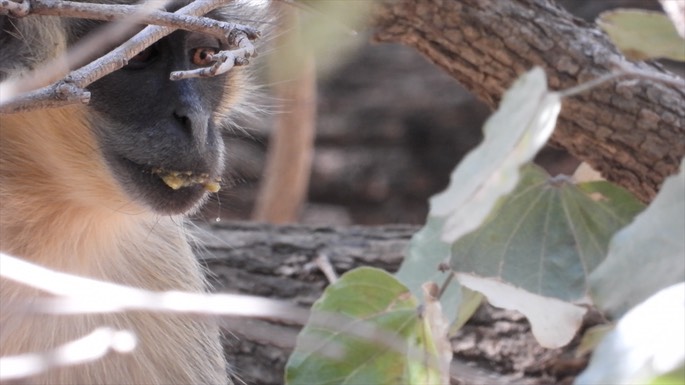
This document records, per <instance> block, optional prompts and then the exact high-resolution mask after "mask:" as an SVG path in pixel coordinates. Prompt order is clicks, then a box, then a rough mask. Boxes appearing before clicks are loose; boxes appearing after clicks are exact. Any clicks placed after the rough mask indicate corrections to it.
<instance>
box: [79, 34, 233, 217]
mask: <svg viewBox="0 0 685 385" xmlns="http://www.w3.org/2000/svg"><path fill="white" fill-rule="evenodd" d="M219 48H220V46H219V41H218V40H217V39H216V38H214V37H211V36H207V35H203V34H198V33H190V32H186V31H177V32H175V33H173V34H171V35H169V36H168V37H166V38H164V39H162V40H160V41H159V42H157V43H155V45H153V46H152V47H150V48H148V49H147V50H146V51H144V52H142V53H141V54H139V55H138V56H136V57H135V58H134V59H132V60H131V61H129V64H128V66H126V67H125V68H123V69H121V70H119V71H116V72H114V73H112V74H110V75H108V76H106V77H104V78H102V79H100V80H98V81H97V82H95V83H93V84H92V85H90V86H89V87H88V90H89V91H90V92H91V101H90V108H92V109H93V110H94V112H95V114H93V116H94V118H93V127H94V129H95V135H96V138H97V140H98V142H99V143H98V144H99V145H100V147H101V149H102V151H103V154H104V158H105V160H106V162H107V163H108V165H109V167H110V170H111V172H112V173H113V175H114V177H115V179H116V180H117V181H118V182H119V183H120V185H121V186H122V187H123V188H124V190H125V191H126V192H127V193H128V194H129V195H130V196H131V197H132V198H133V199H134V200H136V201H137V202H139V203H143V204H144V205H145V206H147V207H149V208H151V209H152V210H154V211H155V212H158V213H161V214H179V213H184V212H187V211H188V210H191V209H192V208H194V207H196V206H197V205H198V202H199V201H201V199H202V197H203V196H204V195H205V194H206V191H205V188H204V186H203V185H202V184H193V185H191V186H187V187H181V188H179V189H176V190H174V189H172V188H171V187H169V186H168V185H167V184H165V183H164V182H163V181H162V179H161V177H160V175H159V171H158V170H160V169H161V170H164V171H166V172H181V173H184V172H191V173H193V175H201V174H207V175H208V176H209V179H210V180H215V179H218V177H219V176H220V175H221V171H222V168H223V164H222V163H223V162H222V160H223V159H222V158H223V156H222V154H223V141H222V139H221V135H220V133H219V132H218V128H217V127H215V125H214V122H213V121H212V113H213V111H216V109H217V108H218V106H219V102H220V100H221V99H222V97H223V94H224V90H225V89H226V87H225V86H224V84H223V83H224V82H226V81H227V79H226V77H224V76H218V77H212V78H195V79H184V80H179V81H171V80H169V74H170V73H171V72H172V71H179V70H188V69H195V68H198V67H201V66H206V65H208V64H209V63H206V62H203V60H202V59H203V58H204V54H206V53H211V52H216V51H218V50H219Z"/></svg>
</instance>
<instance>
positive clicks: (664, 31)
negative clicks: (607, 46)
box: [597, 9, 685, 61]
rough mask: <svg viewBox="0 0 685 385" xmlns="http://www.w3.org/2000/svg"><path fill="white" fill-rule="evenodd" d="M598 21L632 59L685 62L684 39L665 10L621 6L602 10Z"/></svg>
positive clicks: (619, 47)
mask: <svg viewBox="0 0 685 385" xmlns="http://www.w3.org/2000/svg"><path fill="white" fill-rule="evenodd" d="M597 24H598V25H599V26H600V27H601V28H602V29H603V30H604V31H605V32H606V33H607V34H608V35H609V38H611V40H612V41H613V43H614V44H615V45H616V46H617V47H618V49H620V50H621V52H623V53H624V54H625V55H626V56H627V57H628V58H630V59H633V60H646V59H658V58H664V59H672V60H680V61H685V40H683V38H682V37H680V35H678V31H677V30H676V28H675V26H674V25H673V23H672V22H671V20H670V19H669V18H668V16H666V15H664V14H663V13H660V12H653V11H645V10H637V9H618V10H613V11H608V12H604V13H602V14H601V15H600V16H599V18H598V19H597Z"/></svg>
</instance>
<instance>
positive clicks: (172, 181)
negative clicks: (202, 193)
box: [152, 168, 221, 193]
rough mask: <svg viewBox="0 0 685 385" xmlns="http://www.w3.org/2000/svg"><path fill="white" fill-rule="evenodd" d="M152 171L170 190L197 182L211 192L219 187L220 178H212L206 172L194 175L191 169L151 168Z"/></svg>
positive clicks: (216, 190)
mask: <svg viewBox="0 0 685 385" xmlns="http://www.w3.org/2000/svg"><path fill="white" fill-rule="evenodd" d="M152 173H153V174H157V175H158V176H159V177H160V178H161V179H162V181H164V183H165V184H166V185H167V186H169V187H170V188H171V189H172V190H178V189H180V188H181V187H188V186H194V185H197V184H201V185H202V186H203V187H204V188H205V190H207V191H209V192H212V193H215V192H218V191H219V190H220V189H221V184H220V183H221V179H220V178H216V179H214V180H212V179H210V178H209V174H207V173H202V174H199V175H195V174H194V173H193V172H192V171H182V172H180V171H166V170H163V169H161V168H158V169H154V170H152Z"/></svg>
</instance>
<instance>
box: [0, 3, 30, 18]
mask: <svg viewBox="0 0 685 385" xmlns="http://www.w3.org/2000/svg"><path fill="white" fill-rule="evenodd" d="M30 9H31V4H29V0H20V1H14V0H0V15H10V16H14V17H24V16H26V15H28V14H29V12H30Z"/></svg>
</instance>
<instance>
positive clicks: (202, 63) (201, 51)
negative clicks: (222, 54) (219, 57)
mask: <svg viewBox="0 0 685 385" xmlns="http://www.w3.org/2000/svg"><path fill="white" fill-rule="evenodd" d="M218 52H219V49H218V48H213V47H201V48H195V49H193V50H191V51H190V53H191V56H192V58H191V60H192V62H193V64H195V65H196V66H198V67H207V66H210V65H212V64H213V63H214V59H213V57H214V55H215V54H217V53H218Z"/></svg>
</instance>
